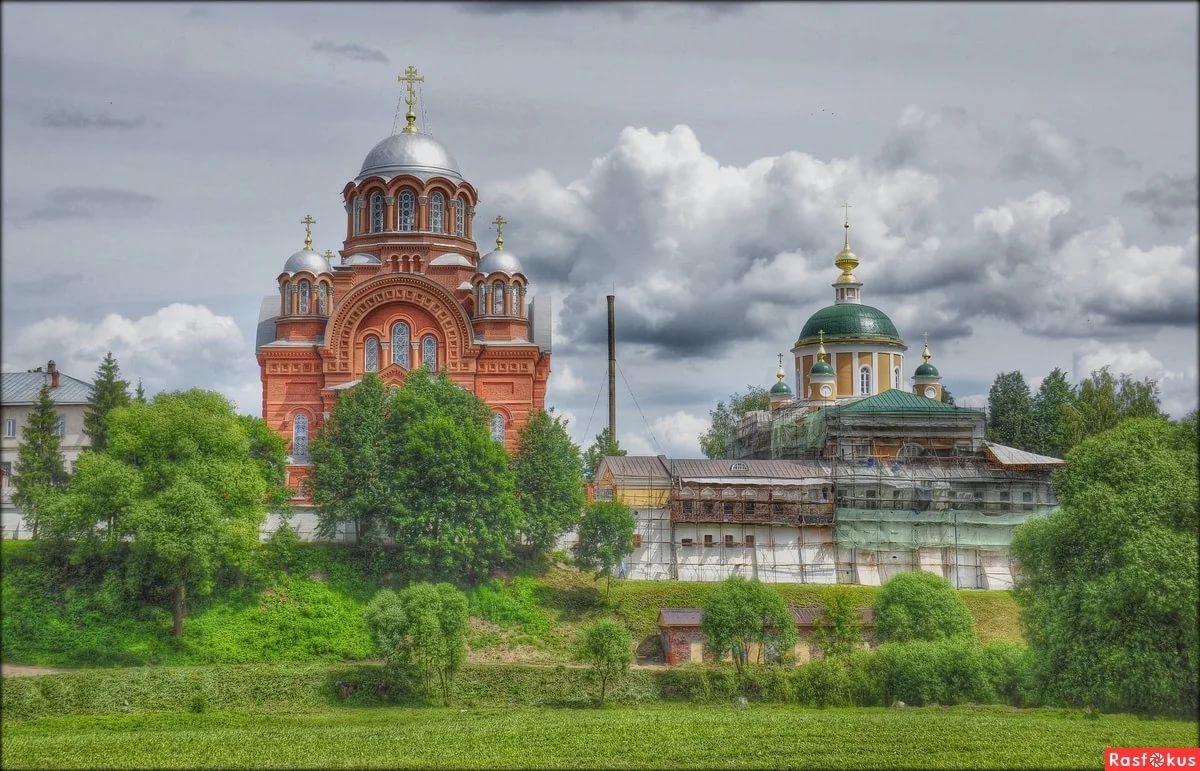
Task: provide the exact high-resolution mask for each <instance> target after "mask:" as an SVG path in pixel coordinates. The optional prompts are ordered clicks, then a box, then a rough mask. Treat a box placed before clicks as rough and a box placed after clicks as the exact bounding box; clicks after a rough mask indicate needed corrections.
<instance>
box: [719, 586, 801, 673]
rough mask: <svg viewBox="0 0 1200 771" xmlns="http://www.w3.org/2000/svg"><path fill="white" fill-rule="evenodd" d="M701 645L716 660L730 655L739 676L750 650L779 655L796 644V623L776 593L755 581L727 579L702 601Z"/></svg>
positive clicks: (764, 654)
mask: <svg viewBox="0 0 1200 771" xmlns="http://www.w3.org/2000/svg"><path fill="white" fill-rule="evenodd" d="M701 630H702V631H703V633H704V644H705V646H707V647H708V648H710V649H712V650H713V651H715V652H716V653H717V655H718V656H721V655H723V654H725V653H726V652H730V653H732V655H733V662H734V664H735V665H736V666H737V669H738V671H739V672H740V671H741V669H742V667H743V666H744V665H745V664H746V663H747V662H748V661H749V660H750V646H751V645H753V644H757V645H758V646H759V651H760V656H762V657H763V658H767V652H768V650H771V649H773V650H775V651H778V652H779V654H782V653H784V652H786V651H788V650H790V649H791V648H792V647H793V646H794V645H795V644H796V621H795V619H793V618H792V614H791V613H790V612H789V611H788V608H787V604H786V603H785V602H784V601H783V598H782V597H780V596H779V595H778V594H777V593H775V592H773V591H771V589H770V588H768V587H767V586H765V585H763V584H762V583H760V582H759V581H757V580H751V581H747V580H746V579H744V578H741V577H739V576H734V577H733V578H728V579H726V580H725V581H723V582H722V583H721V585H720V586H719V587H718V588H717V589H715V590H713V591H712V592H711V593H710V594H709V595H708V597H707V598H706V599H705V600H704V618H703V620H702V621H701Z"/></svg>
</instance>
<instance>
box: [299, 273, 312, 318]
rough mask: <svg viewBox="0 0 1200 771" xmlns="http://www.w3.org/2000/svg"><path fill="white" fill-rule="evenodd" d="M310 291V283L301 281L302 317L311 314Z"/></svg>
mask: <svg viewBox="0 0 1200 771" xmlns="http://www.w3.org/2000/svg"><path fill="white" fill-rule="evenodd" d="M310 291H311V290H310V289H309V286H308V282H307V281H301V282H300V314H301V315H304V314H307V313H308V312H309V309H308V301H309V292H310Z"/></svg>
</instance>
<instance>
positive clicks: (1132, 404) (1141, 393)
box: [1117, 372, 1166, 420]
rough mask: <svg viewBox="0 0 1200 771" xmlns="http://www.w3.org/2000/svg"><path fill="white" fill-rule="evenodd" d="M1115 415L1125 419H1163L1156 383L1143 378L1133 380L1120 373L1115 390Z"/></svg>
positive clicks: (1163, 414) (1164, 414) (1164, 415)
mask: <svg viewBox="0 0 1200 771" xmlns="http://www.w3.org/2000/svg"><path fill="white" fill-rule="evenodd" d="M1117 414H1119V415H1120V416H1121V419H1122V420H1124V419H1125V418H1165V417H1166V413H1164V412H1163V411H1162V408H1161V405H1160V401H1159V392H1158V381H1157V380H1151V379H1150V378H1145V379H1143V380H1134V379H1133V378H1132V377H1130V376H1129V375H1127V374H1125V373H1123V372H1122V373H1121V377H1120V380H1118V388H1117Z"/></svg>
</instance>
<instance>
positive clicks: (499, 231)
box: [492, 214, 508, 251]
mask: <svg viewBox="0 0 1200 771" xmlns="http://www.w3.org/2000/svg"><path fill="white" fill-rule="evenodd" d="M492 224H493V225H495V226H496V250H497V251H499V250H501V249H503V248H504V226H505V225H507V224H508V220H506V219H504V218H503V217H501V216H500V215H499V214H497V215H496V219H494V220H492Z"/></svg>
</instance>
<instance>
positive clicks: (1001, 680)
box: [983, 642, 1039, 707]
mask: <svg viewBox="0 0 1200 771" xmlns="http://www.w3.org/2000/svg"><path fill="white" fill-rule="evenodd" d="M983 666H984V669H985V670H986V672H987V677H988V680H989V681H990V683H991V687H992V690H993V691H994V692H995V693H996V696H997V698H998V699H999V700H1000V701H1002V702H1004V703H1005V704H1008V705H1010V706H1013V707H1030V706H1036V704H1037V702H1038V701H1039V699H1038V698H1037V696H1036V695H1035V688H1036V685H1035V681H1034V678H1033V653H1032V652H1031V651H1030V650H1029V649H1028V648H1026V647H1025V646H1023V645H1014V644H1012V643H1000V642H998V643H991V644H990V645H985V646H984V647H983Z"/></svg>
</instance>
